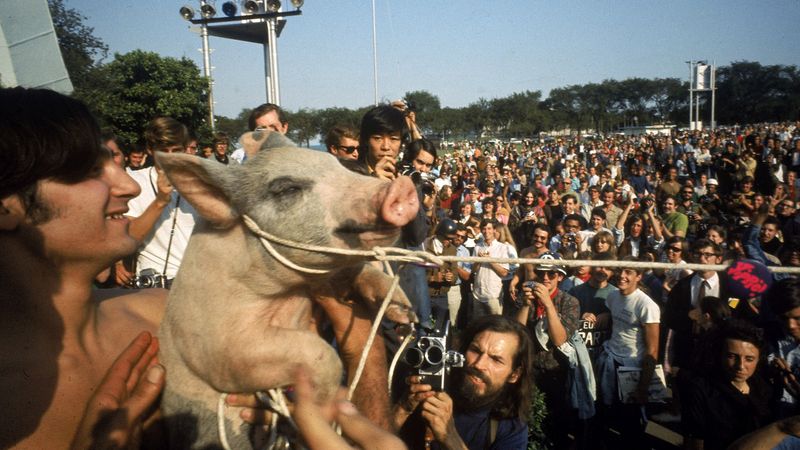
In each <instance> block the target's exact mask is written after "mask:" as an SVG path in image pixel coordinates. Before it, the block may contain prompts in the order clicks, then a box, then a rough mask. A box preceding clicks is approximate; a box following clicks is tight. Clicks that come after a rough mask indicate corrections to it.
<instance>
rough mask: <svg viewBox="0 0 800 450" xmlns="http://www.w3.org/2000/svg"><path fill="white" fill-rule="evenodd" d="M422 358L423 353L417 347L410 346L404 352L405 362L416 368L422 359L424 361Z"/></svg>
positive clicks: (423, 357)
mask: <svg viewBox="0 0 800 450" xmlns="http://www.w3.org/2000/svg"><path fill="white" fill-rule="evenodd" d="M424 359H425V355H423V354H422V351H420V350H419V349H418V348H410V349H408V351H407V352H406V357H405V360H406V363H408V365H409V366H411V367H414V368H418V367H419V366H421V365H422V361H424Z"/></svg>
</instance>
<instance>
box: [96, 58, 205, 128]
mask: <svg viewBox="0 0 800 450" xmlns="http://www.w3.org/2000/svg"><path fill="white" fill-rule="evenodd" d="M97 73H98V79H99V80H101V81H100V82H98V83H97V85H96V86H94V87H93V88H92V89H91V90H90V91H89V92H88V96H87V98H86V99H85V100H86V101H87V102H88V103H89V104H90V105H91V106H92V107H93V109H94V110H95V111H96V113H97V115H98V118H99V119H100V121H101V122H102V123H103V124H104V125H107V126H111V127H113V128H114V129H115V130H116V131H117V133H118V134H119V135H120V136H122V137H123V138H124V139H126V140H128V141H129V142H135V141H136V140H137V139H138V136H139V135H140V133H141V131H142V129H143V128H144V127H145V125H146V124H147V123H148V122H149V121H150V120H152V119H153V118H155V117H158V116H169V117H173V118H175V119H177V120H179V121H181V122H183V123H184V124H186V125H187V126H188V127H190V128H192V129H193V130H195V131H196V132H197V133H198V135H200V136H203V135H205V134H207V128H208V124H207V123H206V117H207V116H208V101H207V98H208V92H207V89H208V82H207V81H206V79H205V77H202V76H201V75H200V70H199V69H198V68H197V66H196V65H195V63H194V62H193V61H192V60H190V59H188V58H181V59H176V58H169V57H161V56H159V55H158V54H156V53H152V52H145V51H141V50H134V51H132V52H130V53H127V54H124V55H119V54H116V55H114V61H112V62H110V63H108V64H106V65H104V66H102V67H100V68H98V69H97Z"/></svg>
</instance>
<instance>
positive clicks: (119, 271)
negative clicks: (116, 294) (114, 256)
mask: <svg viewBox="0 0 800 450" xmlns="http://www.w3.org/2000/svg"><path fill="white" fill-rule="evenodd" d="M114 274H115V277H116V280H115V281H116V283H117V284H118V285H120V286H127V285H128V284H129V283H130V282H131V279H132V278H133V273H131V272H130V271H129V270H128V269H126V268H125V263H123V262H122V261H117V262H116V263H114Z"/></svg>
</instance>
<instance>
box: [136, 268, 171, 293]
mask: <svg viewBox="0 0 800 450" xmlns="http://www.w3.org/2000/svg"><path fill="white" fill-rule="evenodd" d="M131 286H132V287H134V288H136V289H147V288H155V287H158V288H164V287H167V277H166V276H165V275H163V274H160V273H157V272H156V270H155V269H144V270H142V271H141V272H139V276H136V277H133V279H132V280H131Z"/></svg>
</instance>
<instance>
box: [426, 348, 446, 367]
mask: <svg viewBox="0 0 800 450" xmlns="http://www.w3.org/2000/svg"><path fill="white" fill-rule="evenodd" d="M425 361H426V362H427V363H428V364H430V365H433V366H437V365H439V364H441V363H442V361H444V349H442V348H441V347H439V346H438V345H437V346H433V347H431V348H429V349H428V350H427V351H426V352H425Z"/></svg>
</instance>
